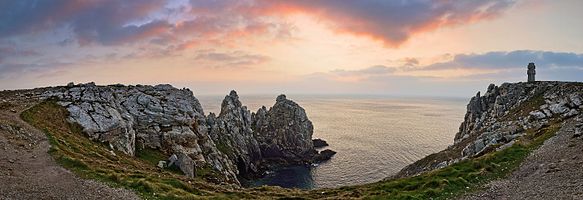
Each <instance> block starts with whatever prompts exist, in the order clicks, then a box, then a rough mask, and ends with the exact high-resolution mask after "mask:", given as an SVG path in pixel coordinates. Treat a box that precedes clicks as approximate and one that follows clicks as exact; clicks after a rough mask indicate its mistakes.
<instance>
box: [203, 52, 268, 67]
mask: <svg viewBox="0 0 583 200" xmlns="http://www.w3.org/2000/svg"><path fill="white" fill-rule="evenodd" d="M194 59H195V60H198V61H203V62H208V63H210V64H212V65H214V67H215V68H225V67H249V66H253V65H259V64H262V63H265V62H267V61H269V60H270V58H269V57H268V56H264V55H258V54H250V53H247V52H243V51H233V52H216V51H214V50H200V51H197V54H196V56H195V58H194Z"/></svg>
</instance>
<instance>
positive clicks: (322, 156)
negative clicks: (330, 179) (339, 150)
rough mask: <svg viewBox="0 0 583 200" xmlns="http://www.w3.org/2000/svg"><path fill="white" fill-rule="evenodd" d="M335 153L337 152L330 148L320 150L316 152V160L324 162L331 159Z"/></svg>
mask: <svg viewBox="0 0 583 200" xmlns="http://www.w3.org/2000/svg"><path fill="white" fill-rule="evenodd" d="M334 155H336V152H335V151H332V150H330V149H326V150H324V151H320V152H318V154H316V156H314V162H324V161H327V160H330V159H331V158H332V156H334Z"/></svg>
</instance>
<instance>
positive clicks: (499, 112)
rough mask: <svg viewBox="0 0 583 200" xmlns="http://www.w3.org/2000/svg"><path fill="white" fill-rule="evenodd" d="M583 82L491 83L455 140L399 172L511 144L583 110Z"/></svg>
mask: <svg viewBox="0 0 583 200" xmlns="http://www.w3.org/2000/svg"><path fill="white" fill-rule="evenodd" d="M582 112H583V84H581V83H568V82H528V83H504V84H502V85H500V86H495V85H494V84H491V85H490V86H488V88H487V90H486V92H485V93H484V94H483V95H481V93H480V92H478V93H477V94H476V96H474V97H472V98H471V100H470V102H469V103H468V105H467V112H466V114H465V118H464V121H463V122H462V123H461V125H460V128H459V132H458V133H456V135H455V138H454V144H453V145H451V146H450V147H448V148H447V149H445V150H443V151H441V152H439V153H436V154H432V155H429V156H427V157H425V158H424V159H421V160H419V161H417V162H415V163H413V164H411V165H409V166H407V167H405V168H404V169H402V170H401V171H400V172H399V173H398V174H397V175H396V176H395V177H405V176H410V175H414V174H419V173H421V172H425V171H429V170H432V169H437V168H442V167H445V166H448V165H450V164H452V163H456V162H459V161H460V160H464V159H467V158H472V157H479V156H481V155H484V154H486V153H488V152H492V151H499V150H501V149H504V148H507V147H509V146H511V145H512V144H513V143H514V142H515V139H516V138H519V137H520V136H522V135H524V134H526V133H527V132H528V131H536V130H539V129H540V128H542V127H545V126H548V125H549V124H550V123H560V122H562V121H564V120H565V119H568V118H572V117H575V116H580V115H582V114H581V113H582Z"/></svg>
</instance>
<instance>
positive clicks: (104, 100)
mask: <svg viewBox="0 0 583 200" xmlns="http://www.w3.org/2000/svg"><path fill="white" fill-rule="evenodd" d="M42 96H43V97H44V98H46V99H54V100H56V101H57V103H58V104H59V105H61V106H63V107H65V108H66V109H67V110H68V111H69V113H70V115H69V117H68V120H69V121H70V122H73V123H76V124H79V125H80V126H81V127H82V128H83V132H84V133H86V134H87V136H88V137H89V138H90V139H91V140H93V141H98V142H101V143H104V144H107V145H108V146H109V147H110V149H111V150H115V151H119V152H122V153H124V154H127V155H130V156H134V155H136V154H138V153H139V152H140V151H149V150H154V151H159V152H161V153H162V154H164V155H166V156H170V155H172V156H170V159H169V161H170V162H172V163H175V164H176V165H177V167H178V168H179V169H180V170H181V171H182V172H183V173H184V174H185V175H187V176H189V177H194V176H196V174H197V173H196V171H197V170H205V169H208V168H210V169H212V170H214V171H217V172H218V173H219V174H220V176H219V178H220V180H217V182H219V183H225V182H227V183H234V184H239V179H240V178H253V177H257V176H261V175H262V173H263V172H264V171H266V170H267V169H269V168H271V167H273V166H282V165H294V164H309V163H312V162H317V161H321V160H323V159H320V158H321V156H319V155H320V154H319V153H318V152H317V151H316V150H315V148H314V145H313V143H312V134H313V126H312V122H311V121H310V120H309V119H308V117H307V116H306V113H305V111H304V109H303V108H301V107H300V106H299V105H298V104H297V103H295V102H293V101H291V100H289V99H286V97H285V95H281V96H279V97H277V99H276V103H275V105H274V106H273V107H272V108H271V109H269V110H267V109H266V108H265V107H263V108H261V109H259V111H257V113H251V112H250V111H249V110H248V109H247V107H246V106H243V104H242V103H241V102H240V101H239V96H238V95H237V93H236V92H235V91H231V92H230V94H229V95H227V96H225V98H224V100H223V102H222V105H221V111H220V113H219V114H218V116H217V115H216V114H214V113H210V114H209V115H208V116H205V115H204V111H203V109H202V106H201V105H200V103H199V101H198V99H197V98H196V97H194V95H193V93H192V91H190V90H189V89H186V88H185V89H177V88H174V87H172V86H171V85H156V86H146V85H137V86H124V85H110V86H97V85H95V84H93V83H88V84H77V85H74V84H69V85H68V86H66V87H57V88H52V89H49V90H47V91H46V92H44V93H43V94H42ZM329 158H330V157H327V159H329ZM163 165H164V163H161V166H162V167H163Z"/></svg>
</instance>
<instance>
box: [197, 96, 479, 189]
mask: <svg viewBox="0 0 583 200" xmlns="http://www.w3.org/2000/svg"><path fill="white" fill-rule="evenodd" d="M197 98H198V99H199V101H200V102H201V104H202V106H203V109H204V111H205V114H206V115H208V113H209V112H214V113H219V112H220V107H221V102H222V100H223V98H224V96H197ZM275 98H276V95H248V96H245V95H240V97H239V99H240V100H241V102H242V103H243V105H246V106H247V107H248V109H250V110H251V111H252V112H256V111H257V109H259V108H260V107H261V106H263V105H264V106H266V107H267V108H269V107H271V106H272V105H273V104H274V103H275ZM287 98H288V99H291V100H293V101H295V102H296V103H298V104H299V105H300V106H302V107H303V108H304V109H305V110H306V113H307V115H308V118H309V119H310V120H311V121H312V123H313V124H314V135H313V138H321V139H324V140H326V141H327V142H328V144H330V146H328V147H326V148H329V149H332V150H334V151H336V152H337V154H336V155H335V156H334V157H333V158H332V159H331V160H329V161H327V162H324V163H321V164H318V165H312V166H294V167H287V168H282V169H278V170H275V171H273V172H272V173H270V174H269V175H267V176H265V177H263V178H261V179H257V180H253V181H251V182H249V183H246V185H248V186H251V187H254V186H261V185H276V186H281V187H286V188H300V189H313V188H333V187H340V186H349V185H357V184H364V183H371V182H376V181H379V180H382V179H384V178H386V177H388V176H391V175H393V174H395V173H397V172H398V171H399V170H400V169H402V168H403V167H405V166H406V165H408V164H410V163H413V162H415V161H416V160H419V159H421V158H423V157H425V156H427V155H429V154H432V153H435V152H438V151H440V150H443V149H445V148H447V146H448V145H451V144H453V138H454V135H455V133H456V132H457V131H458V128H459V125H460V123H461V122H462V121H463V116H464V114H465V111H466V104H467V102H468V99H463V98H432V97H387V96H367V95H287Z"/></svg>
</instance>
